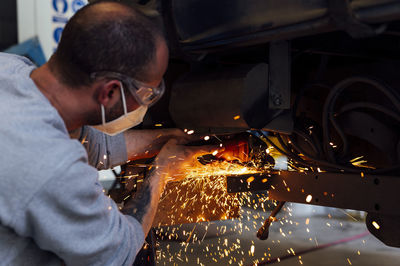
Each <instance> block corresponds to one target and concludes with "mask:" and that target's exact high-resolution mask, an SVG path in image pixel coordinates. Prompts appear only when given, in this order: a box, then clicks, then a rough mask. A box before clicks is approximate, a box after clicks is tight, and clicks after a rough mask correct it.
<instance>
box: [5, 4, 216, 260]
mask: <svg viewBox="0 0 400 266" xmlns="http://www.w3.org/2000/svg"><path fill="white" fill-rule="evenodd" d="M167 62H168V49H167V45H166V42H165V40H164V38H163V36H162V34H161V32H160V30H159V29H157V28H156V27H155V26H154V25H153V24H152V22H151V21H150V20H148V19H147V18H146V17H144V16H143V15H142V14H140V13H138V12H137V11H135V10H133V9H131V8H129V7H127V6H124V5H122V4H119V3H112V2H100V3H98V4H93V5H88V6H86V7H84V8H82V9H81V10H80V11H79V12H77V14H76V15H75V16H74V17H73V18H72V19H71V20H70V21H69V22H68V24H67V25H66V27H65V29H64V32H63V36H62V39H61V42H60V44H59V47H58V48H57V51H56V52H55V54H54V55H53V56H52V57H51V59H50V60H49V62H48V63H46V64H45V65H44V66H42V67H40V68H35V67H34V66H33V65H32V63H31V62H30V61H29V60H27V59H25V58H22V57H18V56H12V55H5V54H0V87H1V89H0V114H1V118H0V121H1V122H0V125H1V126H0V151H1V153H0V154H1V155H0V156H1V158H0V165H1V174H0V188H1V193H0V261H1V264H2V265H61V264H63V263H65V264H67V265H131V264H132V262H133V261H134V258H135V256H136V253H137V252H138V250H139V249H140V248H141V246H142V244H143V241H144V237H145V235H146V234H147V233H148V231H149V229H150V227H151V223H152V220H153V218H154V215H155V211H156V208H157V203H158V200H159V197H160V194H161V193H162V190H163V187H164V185H165V183H166V181H167V178H171V179H174V178H175V179H176V177H177V176H178V177H182V175H181V169H182V168H184V167H185V164H187V163H190V162H191V160H192V159H193V158H194V157H195V156H197V155H199V154H201V153H202V152H209V150H207V151H206V150H204V148H202V149H203V150H202V151H201V150H199V148H189V147H186V146H183V145H179V144H178V141H177V140H170V141H169V142H168V143H167V144H165V143H166V142H167V141H168V140H169V139H170V138H172V137H183V136H184V134H183V133H182V132H180V131H178V130H165V131H161V132H160V131H156V132H152V131H133V130H132V131H128V132H125V133H121V134H118V133H120V132H122V131H124V130H125V129H127V128H130V127H132V126H134V125H136V124H138V123H140V122H141V119H142V118H143V116H144V114H145V112H146V110H147V108H148V107H149V106H150V105H151V104H153V103H154V102H155V101H156V100H157V99H158V98H160V97H161V95H162V90H163V82H162V77H163V75H164V72H165V71H166V68H167ZM85 125H92V126H95V128H97V129H98V130H100V131H104V132H106V133H107V134H109V135H115V136H113V137H110V136H106V135H104V134H103V133H101V132H100V131H98V130H96V129H93V128H92V127H88V126H85ZM82 127H83V128H82ZM71 132H73V133H74V134H75V135H77V136H78V137H79V138H80V139H81V141H82V143H83V144H84V145H85V147H86V148H87V149H88V153H87V152H86V151H85V149H84V148H83V146H82V144H81V143H80V142H79V141H77V140H74V139H72V138H70V136H69V133H71ZM160 133H161V134H160ZM160 135H161V136H160ZM164 144H165V145H164ZM163 145H164V146H163ZM161 148H162V149H161ZM160 149H161V151H160V152H159V154H158V155H157V157H156V160H155V163H154V167H153V169H152V171H151V173H150V174H149V176H148V178H147V179H146V181H145V182H144V184H143V187H142V188H143V189H142V190H141V191H139V192H138V193H137V194H136V195H135V196H134V198H133V199H132V200H131V201H130V202H129V203H128V204H127V205H126V207H125V208H124V209H123V210H122V212H123V213H124V214H123V213H121V212H120V211H119V210H118V208H117V206H116V204H115V203H114V202H113V201H112V200H111V199H110V198H108V197H106V196H105V195H104V194H103V193H102V190H103V189H102V187H101V186H100V184H99V182H98V172H97V170H96V169H95V168H93V167H91V166H89V165H88V162H89V163H90V164H92V165H95V166H96V167H97V168H98V169H105V168H110V167H113V166H115V165H119V164H122V163H124V162H126V161H127V160H132V159H137V158H143V157H150V156H154V155H155V154H157V152H158V151H159V150H160Z"/></svg>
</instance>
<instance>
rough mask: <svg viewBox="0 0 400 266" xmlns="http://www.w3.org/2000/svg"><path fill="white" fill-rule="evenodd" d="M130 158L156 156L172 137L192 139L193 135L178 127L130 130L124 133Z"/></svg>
mask: <svg viewBox="0 0 400 266" xmlns="http://www.w3.org/2000/svg"><path fill="white" fill-rule="evenodd" d="M124 136H125V144H126V152H127V156H128V160H137V159H144V158H151V157H154V156H156V155H157V154H158V153H159V152H160V150H161V148H162V147H163V145H164V144H165V143H167V142H168V140H170V139H171V138H179V139H182V140H187V141H188V140H190V139H192V137H191V136H189V135H187V134H186V133H184V132H183V131H182V130H180V129H177V128H170V129H152V130H150V129H143V130H135V129H132V130H128V131H126V132H125V133H124Z"/></svg>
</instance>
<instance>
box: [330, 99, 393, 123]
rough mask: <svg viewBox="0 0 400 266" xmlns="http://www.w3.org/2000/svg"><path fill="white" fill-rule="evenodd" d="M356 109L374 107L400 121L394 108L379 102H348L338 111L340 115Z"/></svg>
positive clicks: (373, 108)
mask: <svg viewBox="0 0 400 266" xmlns="http://www.w3.org/2000/svg"><path fill="white" fill-rule="evenodd" d="M354 109H372V110H375V111H378V112H381V113H384V114H385V115H387V116H390V117H391V118H393V119H395V120H397V121H398V122H400V115H398V114H397V113H396V112H393V111H392V110H390V109H388V108H386V107H383V106H381V105H379V104H375V103H364V102H358V103H350V104H346V105H345V106H343V107H342V108H341V109H340V111H339V112H338V115H340V114H343V113H345V112H348V111H351V110H354Z"/></svg>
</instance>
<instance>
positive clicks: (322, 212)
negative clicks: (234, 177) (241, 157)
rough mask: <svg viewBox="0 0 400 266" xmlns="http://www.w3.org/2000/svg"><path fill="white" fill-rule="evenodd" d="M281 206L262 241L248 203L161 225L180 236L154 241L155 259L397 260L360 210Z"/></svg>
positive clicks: (384, 265)
mask: <svg viewBox="0 0 400 266" xmlns="http://www.w3.org/2000/svg"><path fill="white" fill-rule="evenodd" d="M287 207H288V208H285V209H284V210H282V212H281V213H280V215H278V218H279V219H280V221H278V222H275V223H273V225H272V226H271V229H270V234H269V239H268V240H265V241H261V240H259V239H257V237H256V236H255V234H256V232H257V230H258V228H259V227H260V226H261V225H262V224H263V221H264V219H265V218H266V214H265V212H263V211H262V210H258V209H257V210H254V209H252V208H242V218H241V219H235V220H228V221H218V222H211V223H197V224H189V225H183V226H179V227H175V229H174V228H173V227H170V228H164V229H163V231H164V232H165V230H168V231H169V232H171V231H174V232H177V231H178V232H179V233H180V235H179V237H178V240H175V241H170V240H168V241H167V240H161V241H160V242H159V247H158V251H157V252H158V259H157V264H158V265H196V264H199V265H230V264H232V265H253V264H255V263H256V262H258V263H259V264H258V265H264V264H266V262H268V263H273V264H275V265H278V264H279V265H318V266H319V265H332V266H333V265H335V266H338V265H362V266H366V265H371V266H372V265H373V266H376V265H379V266H389V265H391V266H392V265H400V249H396V248H390V247H387V246H385V245H384V244H382V243H381V242H380V241H379V240H377V239H375V237H374V236H372V235H371V234H369V233H368V232H367V229H366V226H365V224H364V222H363V218H364V216H365V215H364V213H360V212H354V211H353V212H346V211H344V210H342V209H334V208H323V207H317V206H310V205H301V204H289V205H288V206H287ZM206 228H207V230H205V229H206ZM163 238H164V239H165V238H168V237H166V236H165V235H164V237H163ZM335 242H338V243H336V244H335ZM326 244H327V246H326Z"/></svg>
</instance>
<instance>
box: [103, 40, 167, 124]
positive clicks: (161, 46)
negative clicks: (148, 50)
mask: <svg viewBox="0 0 400 266" xmlns="http://www.w3.org/2000/svg"><path fill="white" fill-rule="evenodd" d="M168 56H169V55H168V47H167V45H166V43H165V41H158V44H157V50H156V57H155V60H154V62H153V63H152V66H151V67H149V75H148V76H149V77H150V80H149V81H143V83H145V84H146V85H149V86H152V87H158V86H160V84H161V81H162V79H163V76H164V74H165V72H166V70H167V67H168ZM139 81H141V80H139ZM123 91H124V95H125V100H126V107H127V112H128V113H129V112H132V111H134V110H136V109H137V108H139V107H140V104H139V103H138V102H137V101H136V99H135V97H134V96H133V95H132V94H131V93H130V91H129V89H128V88H124V90H123ZM123 114H124V109H123V104H122V99H121V97H120V100H119V101H117V102H116V103H115V104H114V105H113V106H112V107H110V108H106V122H108V121H112V120H114V119H117V118H118V117H120V116H122V115H123Z"/></svg>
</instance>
